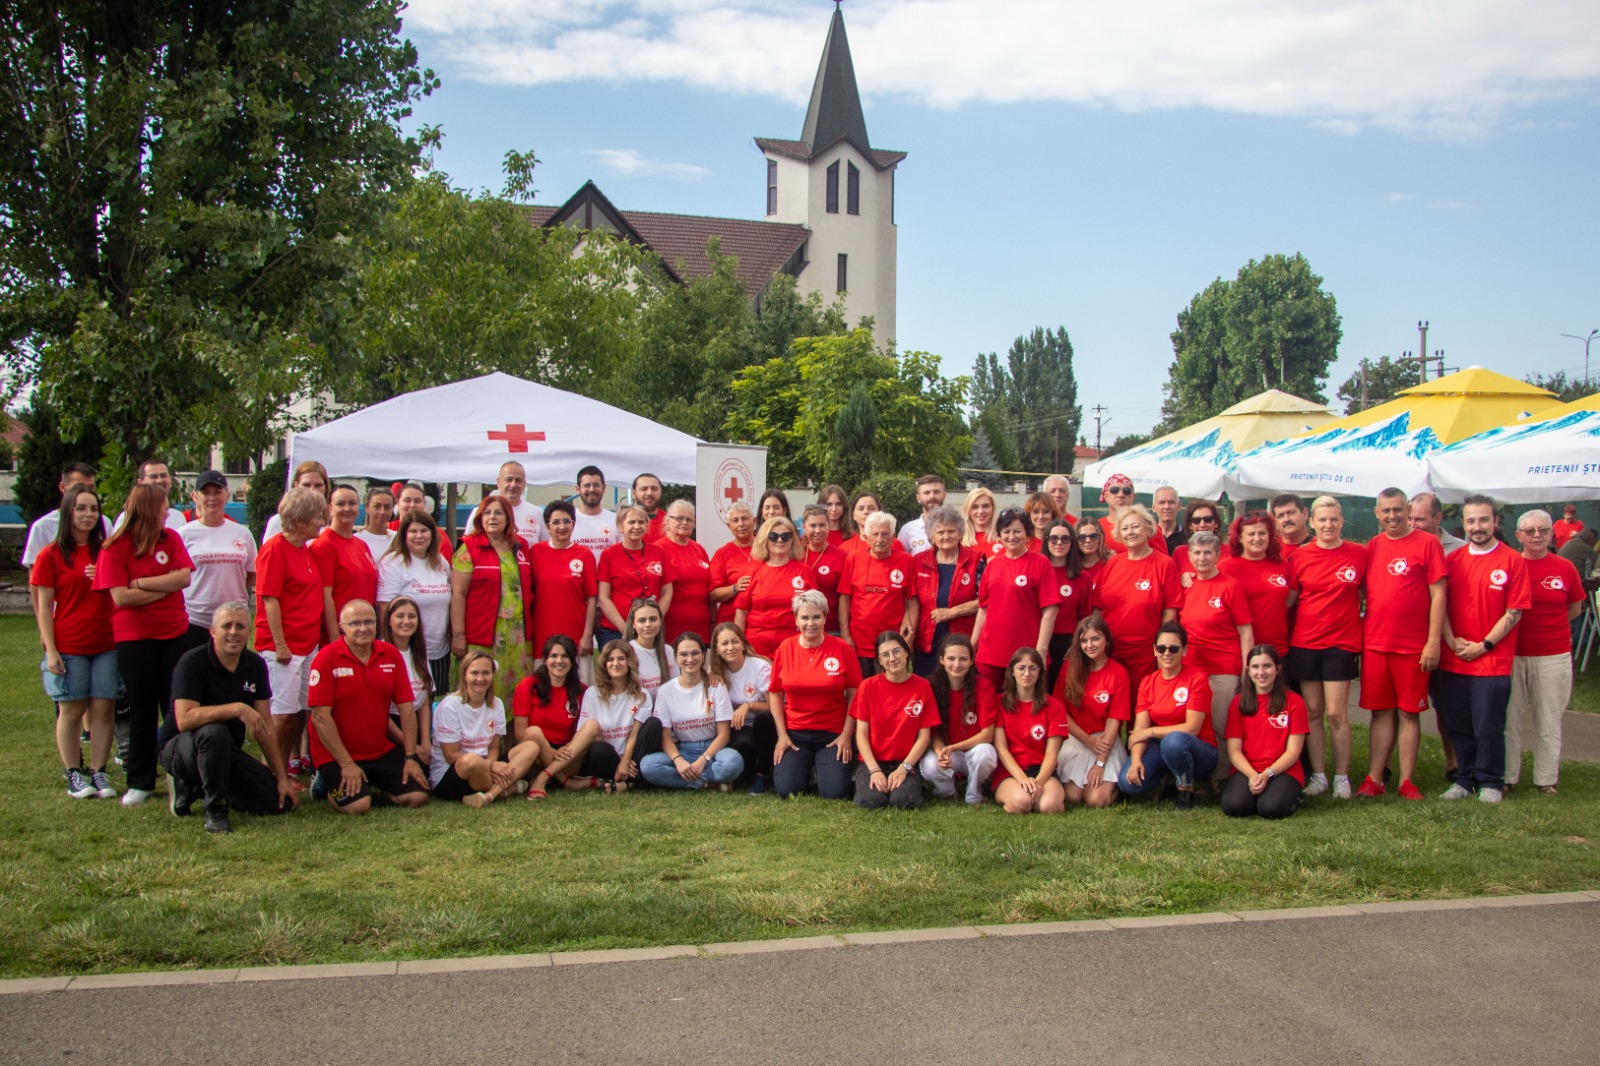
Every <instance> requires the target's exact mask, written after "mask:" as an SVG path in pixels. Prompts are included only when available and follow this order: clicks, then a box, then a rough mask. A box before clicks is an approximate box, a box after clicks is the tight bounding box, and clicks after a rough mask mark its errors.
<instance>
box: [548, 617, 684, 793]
mask: <svg viewBox="0 0 1600 1066" xmlns="http://www.w3.org/2000/svg"><path fill="white" fill-rule="evenodd" d="M653 707H654V701H653V700H652V699H651V697H650V694H649V693H648V692H646V691H645V690H644V689H643V688H641V687H639V667H638V665H637V663H636V661H635V660H634V657H633V649H632V648H630V647H628V645H627V643H626V642H625V641H622V640H611V641H608V642H607V643H606V646H605V647H603V648H601V649H600V669H599V670H598V671H596V676H595V679H594V684H593V685H591V686H589V688H588V689H586V690H585V691H584V693H583V706H582V709H581V710H579V712H578V728H577V729H576V730H575V731H574V732H573V734H572V740H571V741H569V742H568V743H567V745H566V746H565V747H563V748H562V749H560V750H559V751H557V752H556V757H555V759H554V760H552V761H551V763H550V765H548V766H546V767H545V768H544V769H545V773H547V774H549V775H550V776H551V777H559V776H564V775H565V774H566V773H567V772H569V771H575V772H576V773H577V774H578V775H580V776H581V777H586V778H595V779H598V781H599V784H600V787H601V788H602V789H604V790H605V791H606V792H626V791H627V790H628V787H629V785H630V783H634V782H636V779H637V778H638V776H639V760H641V759H643V758H644V757H645V756H646V755H649V754H651V753H652V752H657V751H660V750H661V722H660V720H659V719H657V718H656V717H655V715H654V714H653V713H652V709H653ZM572 784H573V783H572V782H570V781H569V782H568V787H569V788H570V787H572Z"/></svg>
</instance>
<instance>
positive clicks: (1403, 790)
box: [1400, 781, 1422, 800]
mask: <svg viewBox="0 0 1600 1066" xmlns="http://www.w3.org/2000/svg"><path fill="white" fill-rule="evenodd" d="M1400 798H1401V799H1403V800H1420V799H1421V798H1422V789H1420V788H1418V787H1417V786H1416V785H1414V784H1412V783H1411V782H1410V781H1402V782H1400Z"/></svg>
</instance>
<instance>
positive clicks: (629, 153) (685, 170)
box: [589, 148, 711, 181]
mask: <svg viewBox="0 0 1600 1066" xmlns="http://www.w3.org/2000/svg"><path fill="white" fill-rule="evenodd" d="M589 154H590V155H592V156H594V157H595V158H596V159H598V160H599V161H600V165H601V166H603V167H605V168H606V169H607V170H609V171H611V173H613V174H620V175H621V176H623V177H625V178H628V177H635V176H639V177H657V178H673V179H676V180H678V181H699V180H700V179H701V178H704V177H709V176H710V174H711V171H709V170H707V169H706V168H705V167H697V166H695V165H694V164H693V163H668V162H665V161H663V160H659V159H646V158H645V157H644V156H642V155H640V154H639V152H638V150H637V149H634V148H597V149H595V150H594V151H592V152H590V153H589Z"/></svg>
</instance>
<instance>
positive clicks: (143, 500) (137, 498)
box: [106, 485, 167, 555]
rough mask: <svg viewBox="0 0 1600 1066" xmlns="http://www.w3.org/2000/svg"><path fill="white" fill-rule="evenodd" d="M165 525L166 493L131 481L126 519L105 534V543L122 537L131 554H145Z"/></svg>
mask: <svg viewBox="0 0 1600 1066" xmlns="http://www.w3.org/2000/svg"><path fill="white" fill-rule="evenodd" d="M166 529H167V494H166V493H165V492H163V491H162V490H161V489H158V488H156V487H155V486H154V485H135V486H134V487H133V491H131V492H129V493H128V509H127V519H126V521H124V522H123V523H122V525H121V526H119V527H117V529H116V530H114V531H113V532H112V534H111V536H109V537H107V538H106V544H107V546H109V545H112V544H115V543H116V542H117V541H118V540H120V539H122V538H124V537H126V538H127V539H128V540H129V541H131V542H132V543H133V554H134V555H149V554H150V553H151V552H153V551H155V550H156V545H157V544H160V543H161V534H163V533H165V532H166Z"/></svg>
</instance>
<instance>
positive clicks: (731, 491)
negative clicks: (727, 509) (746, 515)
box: [722, 477, 744, 503]
mask: <svg viewBox="0 0 1600 1066" xmlns="http://www.w3.org/2000/svg"><path fill="white" fill-rule="evenodd" d="M722 495H723V496H724V497H726V498H727V500H728V502H729V503H738V502H739V501H740V500H742V499H744V489H742V488H740V487H739V479H738V478H737V477H731V478H729V479H728V487H727V488H725V489H723V490H722Z"/></svg>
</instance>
